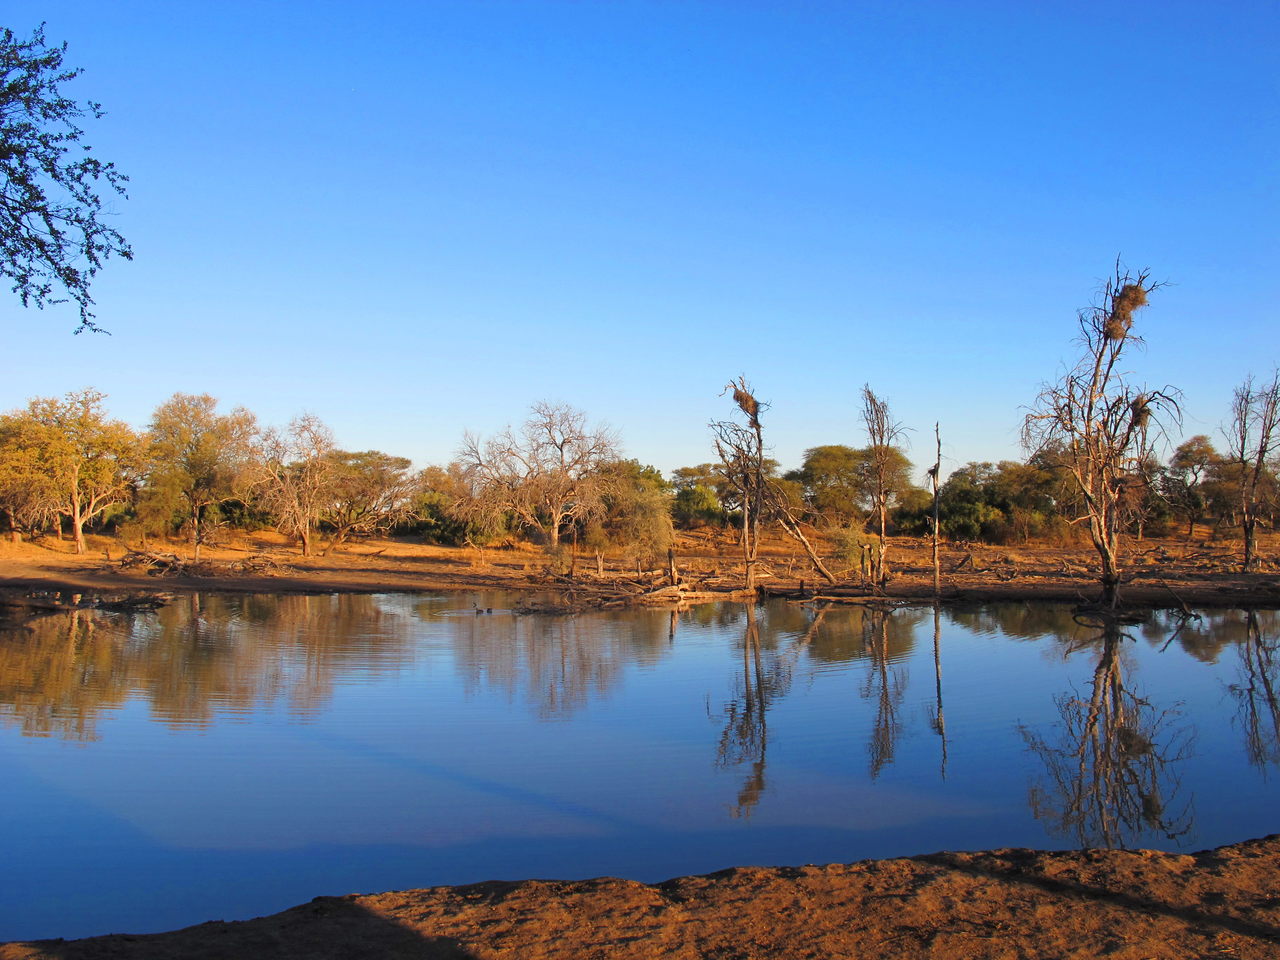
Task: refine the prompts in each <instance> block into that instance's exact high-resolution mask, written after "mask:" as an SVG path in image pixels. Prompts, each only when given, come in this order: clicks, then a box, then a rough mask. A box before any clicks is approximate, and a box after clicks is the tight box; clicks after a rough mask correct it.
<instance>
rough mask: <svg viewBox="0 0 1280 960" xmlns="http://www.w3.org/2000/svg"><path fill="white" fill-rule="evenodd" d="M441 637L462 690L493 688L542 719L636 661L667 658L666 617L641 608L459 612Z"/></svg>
mask: <svg viewBox="0 0 1280 960" xmlns="http://www.w3.org/2000/svg"><path fill="white" fill-rule="evenodd" d="M454 623H455V624H456V628H455V630H454V633H453V636H452V637H451V638H450V640H449V644H450V648H451V650H452V652H453V657H454V662H455V665H456V668H457V670H458V673H459V676H460V677H461V679H462V681H463V684H464V688H465V689H466V691H467V692H468V694H476V693H479V692H480V691H482V690H501V691H504V692H505V693H506V695H507V696H508V697H512V698H519V699H522V700H524V701H525V702H526V703H528V704H529V705H530V707H531V708H532V709H533V711H534V713H535V715H536V716H537V717H538V718H539V719H542V720H563V719H568V718H570V717H572V716H573V715H574V714H575V713H577V712H578V711H579V710H581V709H582V708H584V707H585V706H586V705H587V704H588V703H589V702H590V701H591V700H592V699H593V698H601V699H603V698H605V697H607V696H608V695H609V693H610V692H611V691H612V690H613V689H614V688H615V687H617V686H618V684H619V683H621V681H622V678H623V676H624V674H625V673H626V670H627V669H628V668H629V667H631V666H632V665H634V664H636V663H642V662H648V663H656V662H657V661H658V660H660V659H664V658H666V657H669V656H670V655H671V640H672V624H671V617H670V614H668V613H667V612H666V611H664V610H658V609H642V610H628V611H624V612H601V613H591V614H582V615H579V616H572V617H563V616H537V615H535V616H519V617H513V616H511V615H509V614H502V615H499V614H494V615H493V616H475V617H462V618H459V619H457V620H455V621H454Z"/></svg>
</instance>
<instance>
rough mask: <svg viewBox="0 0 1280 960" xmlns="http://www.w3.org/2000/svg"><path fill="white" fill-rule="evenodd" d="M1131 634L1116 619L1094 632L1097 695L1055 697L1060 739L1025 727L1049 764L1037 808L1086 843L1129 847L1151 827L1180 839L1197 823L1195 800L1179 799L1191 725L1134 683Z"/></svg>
mask: <svg viewBox="0 0 1280 960" xmlns="http://www.w3.org/2000/svg"><path fill="white" fill-rule="evenodd" d="M1124 639H1126V635H1125V634H1123V633H1122V632H1121V630H1120V629H1119V627H1118V626H1115V625H1107V626H1105V627H1104V628H1103V632H1102V633H1101V634H1100V635H1099V636H1098V637H1096V638H1095V639H1094V641H1093V643H1094V644H1097V643H1101V650H1100V651H1099V655H1098V664H1097V666H1096V667H1095V668H1094V671H1093V678H1092V680H1091V682H1090V694H1089V697H1088V699H1083V698H1081V697H1080V696H1078V695H1076V694H1075V693H1068V694H1063V695H1061V696H1059V697H1056V698H1055V702H1056V704H1057V707H1058V713H1059V715H1060V716H1061V718H1062V723H1061V727H1060V730H1059V732H1058V735H1057V736H1056V737H1055V738H1053V739H1051V738H1050V737H1048V736H1043V735H1041V734H1039V733H1037V732H1035V731H1033V730H1031V729H1028V728H1026V727H1021V728H1020V729H1021V732H1022V735H1023V738H1024V739H1025V740H1026V743H1027V745H1028V746H1029V747H1030V748H1031V750H1032V751H1034V752H1035V753H1036V754H1037V755H1038V756H1039V757H1040V759H1041V760H1042V761H1043V762H1044V765H1045V773H1046V776H1045V777H1044V778H1043V779H1041V780H1040V781H1038V782H1036V783H1033V785H1032V787H1031V790H1030V804H1031V811H1032V813H1033V814H1034V815H1035V817H1036V819H1038V820H1040V821H1042V822H1044V823H1045V824H1046V827H1047V828H1048V829H1049V831H1050V832H1051V833H1054V834H1056V835H1058V836H1061V837H1064V838H1072V839H1074V840H1075V842H1076V843H1077V844H1078V845H1079V846H1080V847H1082V848H1083V847H1105V848H1108V849H1113V848H1121V849H1128V848H1130V847H1132V846H1136V845H1138V843H1139V841H1140V839H1141V838H1142V836H1143V835H1144V834H1145V833H1147V832H1156V833H1159V834H1160V835H1161V836H1162V837H1164V838H1165V839H1166V840H1168V841H1176V840H1178V839H1179V838H1182V837H1185V836H1186V835H1187V834H1188V833H1189V832H1190V830H1191V826H1192V822H1193V814H1192V808H1191V802H1190V800H1188V801H1187V802H1186V803H1185V804H1180V802H1179V801H1178V799H1177V795H1178V792H1179V776H1178V770H1177V765H1178V763H1179V762H1180V761H1181V760H1183V759H1185V758H1186V757H1187V756H1189V754H1190V748H1191V740H1192V735H1191V731H1190V730H1189V728H1187V727H1185V726H1183V727H1179V726H1175V725H1174V721H1175V719H1176V718H1177V717H1178V716H1179V714H1178V712H1177V710H1176V709H1169V710H1164V711H1157V710H1156V709H1155V708H1154V707H1153V706H1152V705H1151V703H1150V702H1149V701H1147V700H1146V699H1144V698H1143V697H1141V696H1139V695H1138V694H1137V693H1136V692H1135V691H1133V690H1132V689H1129V688H1128V687H1126V685H1125V682H1124V669H1125V668H1124V664H1123V657H1122V655H1121V643H1122V641H1123V640H1124ZM1128 639H1132V638H1128Z"/></svg>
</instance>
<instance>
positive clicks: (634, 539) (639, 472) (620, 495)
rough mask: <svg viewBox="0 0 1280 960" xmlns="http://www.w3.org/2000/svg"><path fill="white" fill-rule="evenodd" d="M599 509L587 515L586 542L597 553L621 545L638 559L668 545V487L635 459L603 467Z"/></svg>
mask: <svg viewBox="0 0 1280 960" xmlns="http://www.w3.org/2000/svg"><path fill="white" fill-rule="evenodd" d="M604 472H605V473H607V474H608V476H607V477H606V478H604V490H605V493H604V501H603V509H602V510H600V511H598V512H597V513H596V514H594V515H593V516H591V517H589V518H588V520H587V522H586V524H585V530H584V531H583V533H584V541H585V543H586V545H587V546H588V547H590V548H592V549H594V550H596V551H597V553H600V552H602V551H603V550H604V549H606V548H608V547H614V548H621V549H622V550H623V551H624V552H625V553H626V554H628V555H629V556H632V557H635V558H636V559H640V560H656V559H660V558H661V557H663V556H664V555H665V554H666V552H667V550H668V549H669V548H670V546H671V542H672V536H671V534H672V524H671V499H672V498H671V489H670V485H669V484H668V483H667V482H666V480H665V479H664V478H663V476H662V474H661V473H660V472H659V471H658V470H655V469H654V468H653V467H650V466H644V465H642V464H641V463H640V462H639V461H638V460H618V461H615V462H614V463H612V464H610V465H609V466H607V467H605V468H604Z"/></svg>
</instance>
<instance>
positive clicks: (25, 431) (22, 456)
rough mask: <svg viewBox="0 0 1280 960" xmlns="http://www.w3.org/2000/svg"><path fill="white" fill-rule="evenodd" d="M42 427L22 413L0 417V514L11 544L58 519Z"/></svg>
mask: <svg viewBox="0 0 1280 960" xmlns="http://www.w3.org/2000/svg"><path fill="white" fill-rule="evenodd" d="M44 436H45V428H44V427H43V426H42V425H40V424H39V423H37V422H36V421H35V420H34V419H32V418H31V417H30V416H27V415H26V414H25V413H9V414H5V415H3V416H0V511H3V512H4V514H5V517H6V519H7V520H8V523H9V535H10V537H11V539H12V540H13V542H14V543H17V542H18V541H20V540H21V539H22V534H23V532H27V533H31V532H33V531H35V530H37V529H39V528H41V527H43V526H46V525H48V524H49V523H50V522H56V521H57V517H58V508H57V503H58V496H57V489H56V487H55V485H54V478H53V477H52V476H51V475H50V474H49V472H48V471H47V470H45V469H44V460H43V448H44Z"/></svg>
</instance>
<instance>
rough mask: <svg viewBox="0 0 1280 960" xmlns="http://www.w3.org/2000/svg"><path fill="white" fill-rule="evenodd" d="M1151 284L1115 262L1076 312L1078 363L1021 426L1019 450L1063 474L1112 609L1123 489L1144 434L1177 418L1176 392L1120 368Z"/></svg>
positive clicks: (1048, 387) (1145, 447)
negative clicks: (1134, 380) (1136, 382)
mask: <svg viewBox="0 0 1280 960" xmlns="http://www.w3.org/2000/svg"><path fill="white" fill-rule="evenodd" d="M1157 286H1158V284H1155V283H1153V282H1152V281H1151V279H1150V274H1149V272H1148V271H1145V270H1144V271H1142V272H1141V273H1139V274H1137V275H1136V276H1134V275H1131V274H1129V273H1128V272H1126V271H1123V270H1122V268H1121V267H1120V265H1119V264H1118V263H1117V265H1116V271H1115V275H1114V276H1113V277H1112V278H1111V279H1109V280H1108V281H1107V283H1106V285H1105V286H1104V287H1103V289H1102V291H1101V294H1100V296H1099V299H1098V302H1097V303H1096V305H1094V306H1093V307H1090V308H1088V309H1086V310H1082V311H1080V313H1079V315H1078V322H1079V326H1080V337H1079V341H1078V342H1079V344H1080V347H1081V352H1080V356H1079V358H1078V359H1077V360H1076V362H1075V364H1074V365H1073V366H1072V367H1071V368H1070V369H1069V370H1067V372H1066V373H1064V374H1063V375H1062V378H1061V379H1059V380H1058V381H1057V382H1055V383H1047V384H1045V385H1044V386H1043V387H1042V388H1041V390H1040V395H1039V397H1037V398H1036V401H1035V403H1034V404H1033V406H1032V408H1031V410H1030V412H1029V413H1028V414H1027V416H1026V419H1025V420H1024V421H1023V426H1022V442H1023V446H1024V447H1025V448H1026V449H1027V451H1028V452H1029V453H1032V454H1036V453H1045V454H1051V455H1053V457H1054V459H1055V461H1056V462H1058V463H1060V465H1061V466H1062V467H1064V468H1065V469H1066V470H1067V472H1068V473H1069V474H1070V476H1071V478H1072V480H1073V483H1074V486H1075V488H1076V490H1077V492H1078V493H1079V495H1080V499H1081V503H1082V506H1083V509H1084V513H1083V515H1082V516H1080V517H1077V518H1076V521H1077V522H1080V521H1087V522H1088V524H1089V537H1090V539H1091V540H1092V542H1093V546H1094V549H1096V550H1097V552H1098V557H1099V561H1100V566H1101V571H1100V580H1101V583H1102V594H1103V600H1104V601H1105V602H1108V603H1112V604H1114V603H1116V602H1117V600H1118V589H1119V586H1120V577H1121V557H1120V533H1121V531H1122V529H1123V525H1124V519H1125V503H1126V499H1127V497H1126V494H1127V490H1128V488H1129V487H1130V486H1132V485H1134V484H1139V483H1142V482H1144V481H1143V478H1142V474H1141V471H1142V465H1143V464H1144V463H1145V462H1146V461H1147V460H1148V458H1149V456H1150V454H1151V449H1152V445H1151V439H1152V437H1153V436H1156V435H1159V434H1160V433H1161V432H1162V431H1163V429H1164V424H1165V422H1167V421H1172V422H1174V423H1178V422H1180V420H1181V414H1180V410H1179V407H1178V397H1179V393H1178V391H1177V390H1175V389H1173V388H1172V387H1168V386H1166V387H1164V388H1162V389H1160V390H1152V389H1147V388H1145V387H1144V388H1139V387H1135V386H1132V385H1131V384H1130V383H1129V382H1128V380H1127V379H1126V373H1125V372H1124V371H1123V370H1122V369H1121V367H1120V362H1121V360H1122V358H1123V356H1124V352H1125V349H1126V348H1127V347H1128V346H1129V345H1130V344H1139V345H1140V344H1142V342H1143V341H1142V339H1141V338H1140V337H1138V336H1137V335H1136V334H1135V333H1133V329H1132V328H1133V315H1134V313H1135V312H1136V311H1137V310H1139V309H1140V308H1142V307H1144V306H1146V304H1147V295H1148V294H1149V293H1150V292H1151V291H1152V290H1154V289H1155V288H1156V287H1157Z"/></svg>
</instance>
